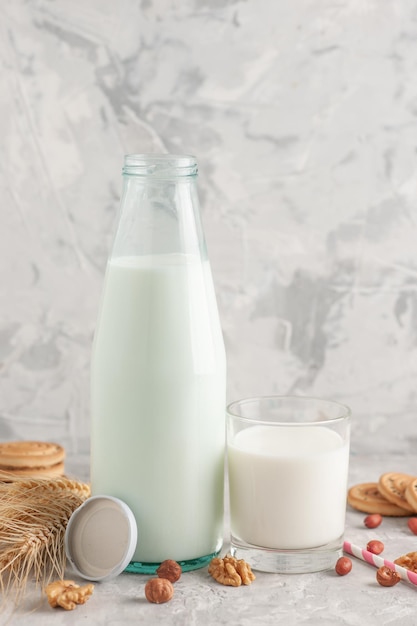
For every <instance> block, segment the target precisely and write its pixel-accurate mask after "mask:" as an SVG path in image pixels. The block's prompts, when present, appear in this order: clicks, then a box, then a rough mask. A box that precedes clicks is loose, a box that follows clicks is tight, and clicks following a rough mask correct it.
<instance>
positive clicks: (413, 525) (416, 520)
mask: <svg viewBox="0 0 417 626" xmlns="http://www.w3.org/2000/svg"><path fill="white" fill-rule="evenodd" d="M407 525H408V528H409V529H410V530H411V532H412V533H414V534H415V535H417V517H410V519H409V520H408V522H407Z"/></svg>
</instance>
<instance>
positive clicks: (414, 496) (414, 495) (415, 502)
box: [404, 478, 417, 513]
mask: <svg viewBox="0 0 417 626" xmlns="http://www.w3.org/2000/svg"><path fill="white" fill-rule="evenodd" d="M404 495H405V499H406V500H407V502H408V504H409V505H410V506H411V507H412V508H413V511H414V512H415V513H417V478H414V479H413V480H411V481H410V482H409V483H408V485H407V487H406V489H405V494H404Z"/></svg>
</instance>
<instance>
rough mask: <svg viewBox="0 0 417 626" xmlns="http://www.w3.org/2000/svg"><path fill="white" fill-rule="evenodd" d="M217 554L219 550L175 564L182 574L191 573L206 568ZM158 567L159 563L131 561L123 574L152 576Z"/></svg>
mask: <svg viewBox="0 0 417 626" xmlns="http://www.w3.org/2000/svg"><path fill="white" fill-rule="evenodd" d="M219 553H220V550H217V552H212V553H211V554H207V555H205V556H200V557H198V558H197V559H190V560H188V561H177V563H179V565H181V569H182V571H183V572H191V571H192V570H195V569H200V568H202V567H206V565H208V564H209V563H210V561H211V559H213V558H214V557H216V556H218V555H219ZM160 565H161V563H142V562H140V561H131V562H130V563H129V565H128V566H127V567H126V569H125V572H130V573H131V574H154V573H155V572H156V570H157V569H158V567H159V566H160Z"/></svg>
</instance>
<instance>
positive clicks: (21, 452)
mask: <svg viewBox="0 0 417 626" xmlns="http://www.w3.org/2000/svg"><path fill="white" fill-rule="evenodd" d="M64 457H65V451H64V448H63V447H62V446H60V445H58V444H57V443H47V442H43V441H8V442H6V443H0V469H8V470H11V471H13V470H15V469H17V468H19V467H24V468H30V467H42V468H44V467H50V466H52V465H56V464H57V463H62V462H63V460H64Z"/></svg>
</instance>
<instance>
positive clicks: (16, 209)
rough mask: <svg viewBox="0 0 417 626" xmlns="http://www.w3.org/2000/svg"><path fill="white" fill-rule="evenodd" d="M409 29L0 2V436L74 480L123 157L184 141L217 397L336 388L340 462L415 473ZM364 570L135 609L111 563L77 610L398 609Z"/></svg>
mask: <svg viewBox="0 0 417 626" xmlns="http://www.w3.org/2000/svg"><path fill="white" fill-rule="evenodd" d="M416 43H417V0H384V2H381V1H378V0H298V1H297V2H286V1H284V0H256V1H255V0H246V1H245V0H182V1H181V2H180V1H179V0H142V1H141V0H118V2H114V1H112V0H89V1H88V2H87V1H86V0H71V1H69V0H31V1H30V2H28V1H26V0H13V2H2V3H1V6H0V66H1V76H2V80H1V81H0V132H1V138H2V141H1V150H0V197H1V209H0V210H1V225H0V251H1V252H0V254H1V263H0V285H1V287H0V374H1V376H0V440H6V439H14V438H26V439H49V440H57V441H59V442H60V443H62V444H63V445H65V447H66V449H67V452H68V464H67V466H68V468H69V470H70V471H71V472H72V473H74V474H75V475H77V476H80V477H81V478H88V458H89V360H90V348H91V340H92V335H93V331H94V325H95V320H96V315H97V308H98V303H99V297H100V291H101V287H102V280H103V274H104V268H105V263H106V258H107V255H108V251H109V248H110V245H111V241H112V236H113V232H114V229H115V226H116V222H117V210H118V202H119V195H120V191H121V165H122V161H123V155H124V154H125V153H129V152H156V151H169V152H177V153H182V152H186V153H193V154H195V155H196V157H197V159H198V162H199V169H200V179H199V190H200V199H201V205H202V215H203V221H204V226H205V232H206V237H207V243H208V248H209V254H210V260H211V264H212V269H213V275H214V281H215V286H216V291H217V296H218V303H219V309H220V315H221V323H222V327H223V331H224V337H225V343H226V349H227V357H228V399H229V400H235V399H237V398H239V397H243V396H249V395H255V394H268V393H298V394H307V395H308V394H309V395H319V396H327V397H331V398H334V399H337V400H340V401H342V402H345V403H347V404H349V405H350V406H351V407H352V411H353V416H354V422H353V433H352V457H351V471H352V477H353V478H354V479H358V480H369V479H371V480H372V479H374V478H376V477H377V476H378V472H379V471H381V472H382V471H386V470H388V469H394V470H397V469H399V468H400V467H402V468H403V469H404V470H406V471H407V472H409V473H417V467H416V460H415V458H416V457H415V450H416V443H417V429H416V412H417V406H416V405H417V391H416V390H417V385H416V381H417V247H416V241H417V217H416V215H417V214H416V198H417V80H416V67H417V46H416ZM371 475H372V477H371ZM349 523H350V529H349V532H352V534H353V535H355V536H356V535H358V540H359V539H361V538H362V537H363V531H362V530H359V525H358V522H357V518H356V517H355V516H354V517H353V518H352V516H350V517H349ZM386 529H387V530H384V531H383V532H384V533H387V538H388V537H389V539H390V541H391V540H392V541H394V542H395V541H398V543H399V544H400V543H401V542H408V543H409V542H410V538H409V537H406V533H405V531H403V530H399V527H398V524H397V522H395V521H389V522H388V523H387V525H386ZM381 533H382V531H381ZM398 547H400V546H398ZM413 547H416V546H412V548H413ZM394 552H395V553H396V552H397V550H394ZM371 574H372V573H371V572H370V571H369V568H368V566H366V565H362V564H358V565H357V567H355V577H353V576H351V577H349V579H335V578H334V576H332V575H329V574H323V575H320V576H308V577H303V578H292V577H291V578H283V577H279V576H277V577H269V576H266V575H264V576H259V579H258V581H257V584H256V585H253V586H252V587H251V588H250V589H238V590H230V589H223V588H219V587H218V586H216V585H213V584H212V583H211V582H210V581H209V580H208V579H207V576H206V574H205V573H204V572H196V573H193V574H190V575H187V577H186V578H185V577H184V581H183V583H181V587H179V588H178V594H177V596H176V598H175V600H174V601H173V602H172V603H170V604H169V605H167V606H166V607H156V608H155V607H150V606H148V605H144V603H143V601H142V600H135V599H134V596H135V593H136V590H137V591H138V595H139V596H140V594H141V589H142V586H143V583H142V582H140V581H139V579H136V578H132V577H130V576H123V577H122V578H121V579H120V580H119V579H118V580H117V581H115V582H114V583H111V584H109V585H108V586H106V587H104V586H103V587H101V586H100V591H99V592H97V593H96V594H95V596H94V598H93V599H92V600H91V602H90V604H89V605H87V606H86V607H85V608H81V609H78V612H77V620H79V621H78V622H77V623H83V624H84V623H85V624H102V623H111V624H119V623H120V624H122V623H136V616H137V620H138V622H140V621H143V623H149V624H153V623H155V624H158V623H168V624H169V623H172V624H197V623H201V624H203V623H204V624H210V623H213V624H214V623H216V624H217V623H218V624H223V623H224V624H226V623H228V624H231V623H239V624H254V623H259V624H268V623H271V624H272V623H274V624H275V623H277V622H278V621H279V620H280V619H282V620H283V621H285V623H286V624H303V623H311V624H315V623H317V624H332V625H333V624H337V623H340V624H359V623H367V624H371V623H375V624H381V623H383V624H391V623H392V624H395V623H400V621H401V623H402V624H412V623H413V621H412V615H413V606H415V596H414V595H413V594H415V593H416V591H415V590H414V589H411V588H410V587H407V586H406V585H401V589H399V587H398V586H397V587H396V588H395V589H394V590H388V591H386V590H385V591H384V590H382V589H380V588H376V587H375V585H374V583H373V580H372V576H371ZM36 615H38V616H36ZM0 619H1V618H0ZM22 619H23V618H22ZM26 620H27V621H25V622H22V623H28V624H30V623H34V624H35V623H37V622H39V623H42V624H49V623H51V624H52V623H54V624H55V625H57V624H60V623H62V624H67V623H68V624H69V623H74V615H67V614H64V613H62V612H55V613H54V614H53V616H49V614H48V611H47V608H44V609H42V610H41V613H38V614H34V615H31V616H30V617H29V616H28V617H27V618H26ZM106 620H107V621H106ZM407 620H408V621H407Z"/></svg>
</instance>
